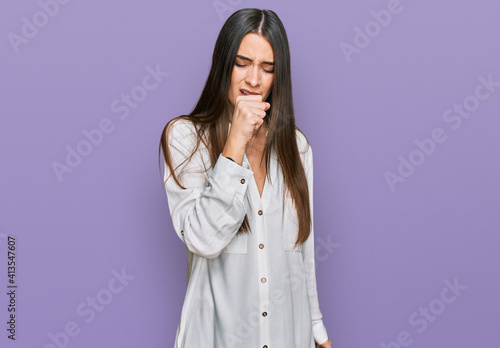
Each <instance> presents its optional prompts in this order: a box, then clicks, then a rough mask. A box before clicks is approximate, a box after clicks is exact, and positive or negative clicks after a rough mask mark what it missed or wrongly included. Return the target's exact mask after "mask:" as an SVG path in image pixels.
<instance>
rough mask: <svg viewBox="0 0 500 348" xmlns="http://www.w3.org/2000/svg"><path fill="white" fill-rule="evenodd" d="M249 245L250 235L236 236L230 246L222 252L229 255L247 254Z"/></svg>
mask: <svg viewBox="0 0 500 348" xmlns="http://www.w3.org/2000/svg"><path fill="white" fill-rule="evenodd" d="M247 245H248V234H247V233H241V234H236V235H235V236H234V237H233V239H231V241H230V242H229V244H228V245H226V247H225V248H224V249H223V250H222V252H223V253H228V254H246V253H247Z"/></svg>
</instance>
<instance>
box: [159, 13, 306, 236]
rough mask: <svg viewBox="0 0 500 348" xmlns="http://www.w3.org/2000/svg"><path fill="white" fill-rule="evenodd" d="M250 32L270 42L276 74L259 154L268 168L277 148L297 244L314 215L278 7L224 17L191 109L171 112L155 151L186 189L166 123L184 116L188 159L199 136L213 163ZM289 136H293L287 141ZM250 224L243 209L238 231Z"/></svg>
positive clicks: (226, 126) (226, 124) (220, 146)
mask: <svg viewBox="0 0 500 348" xmlns="http://www.w3.org/2000/svg"><path fill="white" fill-rule="evenodd" d="M249 33H256V34H259V35H261V36H262V37H264V38H265V39H267V40H268V41H269V43H270V44H271V46H272V48H273V53H274V62H275V66H274V80H273V87H272V91H271V93H270V94H269V96H268V98H267V100H266V101H267V102H269V103H270V104H271V107H270V108H269V109H268V110H267V111H266V116H265V118H264V122H266V125H267V126H268V128H269V132H268V134H267V139H266V144H265V148H264V153H263V157H262V159H263V158H264V157H265V158H266V168H270V166H269V163H270V157H271V151H272V149H274V150H275V151H276V153H277V156H278V159H279V162H280V165H281V168H282V172H283V175H284V177H283V181H284V190H283V199H284V197H285V192H286V191H285V190H288V192H289V193H290V197H291V199H292V203H293V204H294V205H295V208H296V210H297V216H298V222H299V226H298V227H299V232H298V236H297V240H296V242H295V245H296V246H298V245H300V244H302V243H304V242H305V241H306V240H307V239H308V237H309V234H310V231H311V222H312V221H311V220H312V219H311V212H310V207H309V190H308V186H307V179H306V174H305V170H304V167H303V165H302V162H301V160H300V155H299V150H298V146H297V141H296V129H297V130H298V128H297V127H296V125H295V116H294V111H293V100H292V79H291V73H290V71H291V70H290V50H289V46H288V38H287V35H286V32H285V28H284V26H283V23H282V22H281V20H280V19H279V18H278V16H277V15H276V13H274V12H273V11H271V10H260V9H256V8H246V9H242V10H239V11H236V12H234V13H233V14H232V15H231V16H230V17H229V18H228V19H227V21H226V22H225V24H224V25H223V27H222V29H221V31H220V33H219V36H218V38H217V41H216V43H215V48H214V52H213V56H212V66H211V68H210V73H209V75H208V78H207V81H206V83H205V87H204V88H203V92H202V93H201V96H200V99H199V100H198V103H197V104H196V106H195V108H194V109H193V111H192V112H191V113H190V114H189V115H181V116H178V117H175V118H173V119H172V120H170V121H169V122H168V123H167V124H166V125H165V127H164V128H163V132H162V134H161V138H160V149H159V150H158V151H160V150H161V149H163V154H164V159H165V163H166V164H167V165H168V166H169V168H170V172H171V175H173V178H174V180H175V182H176V183H177V184H178V185H179V186H180V187H182V188H183V189H185V187H184V186H182V185H181V183H180V182H179V180H178V178H177V176H176V175H175V173H174V170H175V169H173V168H172V162H171V155H170V151H169V147H168V133H169V128H170V126H171V125H172V124H173V123H174V122H175V121H176V120H180V119H187V120H190V121H191V122H192V123H193V124H194V126H195V129H196V132H197V135H198V137H197V138H198V141H197V144H196V146H195V149H194V150H193V153H192V154H191V156H190V157H188V158H187V159H186V160H190V159H191V157H192V156H193V155H194V154H195V152H196V151H197V149H198V147H199V144H200V141H203V143H204V144H205V146H206V148H207V150H208V153H209V155H210V161H211V165H212V168H213V166H215V163H216V162H217V159H218V156H219V154H220V153H222V151H223V149H224V145H225V143H226V140H227V137H228V131H229V119H230V118H229V114H228V113H229V110H230V104H229V98H228V93H229V88H230V85H231V75H232V71H233V68H234V65H235V59H236V55H237V53H238V49H239V46H240V43H241V41H242V39H243V37H244V36H245V35H247V34H249ZM299 131H300V130H299ZM292 139H293V141H291V140H292ZM306 141H307V139H306ZM158 155H160V153H158ZM158 158H159V157H158ZM262 159H261V160H262ZM184 162H185V161H184ZM184 162H183V163H184ZM181 164H182V163H181ZM160 172H161V169H160ZM267 176H268V178H269V180H271V178H270V173H269V170H267ZM167 180H168V178H167ZM283 203H284V202H283ZM283 205H284V204H283ZM249 229H250V226H249V223H248V217H247V215H245V218H244V220H243V223H242V225H241V227H240V228H239V230H238V233H247V232H248V230H249Z"/></svg>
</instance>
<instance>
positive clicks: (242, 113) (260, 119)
mask: <svg viewBox="0 0 500 348" xmlns="http://www.w3.org/2000/svg"><path fill="white" fill-rule="evenodd" d="M270 107H271V104H269V103H268V102H264V101H262V95H260V94H256V95H252V94H250V95H239V96H237V97H236V102H235V107H234V112H233V117H232V120H231V130H230V131H229V136H231V135H233V136H234V137H235V138H236V139H240V141H243V142H244V143H245V144H247V143H248V142H249V141H250V139H251V138H252V136H253V135H254V133H255V132H256V131H257V130H258V129H259V127H260V126H261V125H262V123H264V117H265V116H266V110H267V109H269V108H270Z"/></svg>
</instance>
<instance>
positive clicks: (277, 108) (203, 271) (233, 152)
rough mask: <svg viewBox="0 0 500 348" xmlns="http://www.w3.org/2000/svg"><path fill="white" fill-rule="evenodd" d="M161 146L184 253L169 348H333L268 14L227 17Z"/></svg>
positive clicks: (285, 59) (304, 162)
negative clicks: (186, 110) (192, 102)
mask: <svg viewBox="0 0 500 348" xmlns="http://www.w3.org/2000/svg"><path fill="white" fill-rule="evenodd" d="M160 150H161V152H162V153H161V154H160V158H161V159H162V160H163V161H164V165H163V167H164V170H165V172H164V184H165V189H166V193H167V198H168V205H169V210H170V214H171V217H172V223H173V225H174V229H175V231H176V233H177V234H178V236H179V238H180V239H181V240H182V241H183V242H184V243H185V245H186V252H187V257H188V275H187V278H188V286H187V292H186V297H185V299H184V305H183V308H182V314H181V319H180V322H179V325H178V328H177V333H176V339H175V347H178V348H181V347H189V348H193V347H201V348H210V347H213V348H223V347H224V348H225V347H228V348H233V347H263V348H285V347H286V348H292V347H295V348H314V347H324V348H326V347H331V341H330V340H329V339H328V335H327V332H326V328H325V326H324V324H323V321H322V313H321V311H320V309H319V303H318V294H317V289H316V275H315V261H314V234H313V225H312V220H313V218H312V202H313V200H312V178H313V166H312V165H313V162H312V150H311V147H310V146H309V144H308V141H307V139H306V137H305V136H304V135H303V134H302V133H301V132H300V131H299V130H298V128H296V126H295V119H294V113H293V105H292V84H291V74H290V53H289V47H288V39H287V36H286V32H285V29H284V27H283V24H282V23H281V21H280V19H279V18H278V16H277V15H276V14H275V13H274V12H273V11H270V10H259V9H242V10H240V11H237V12H235V13H234V14H232V15H231V16H230V17H229V18H228V20H227V21H226V23H225V24H224V26H223V27H222V29H221V32H220V34H219V36H218V39H217V42H216V44H215V49H214V53H213V57H212V66H211V69H210V73H209V76H208V79H207V81H206V84H205V87H204V89H203V92H202V94H201V97H200V99H199V101H198V103H197V105H196V107H195V108H194V110H193V111H192V112H191V113H190V114H189V115H182V116H179V117H176V118H174V119H172V120H171V121H169V122H168V123H167V125H166V126H165V128H164V129H163V132H162V135H161V140H160ZM315 343H316V344H315Z"/></svg>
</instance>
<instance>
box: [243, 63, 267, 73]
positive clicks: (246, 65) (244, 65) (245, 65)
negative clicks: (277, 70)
mask: <svg viewBox="0 0 500 348" xmlns="http://www.w3.org/2000/svg"><path fill="white" fill-rule="evenodd" d="M234 64H235V65H236V66H237V67H239V68H244V67H248V66H249V65H248V64H239V63H234ZM262 70H264V71H265V72H266V73H268V74H272V73H274V70H266V69H264V68H262Z"/></svg>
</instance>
